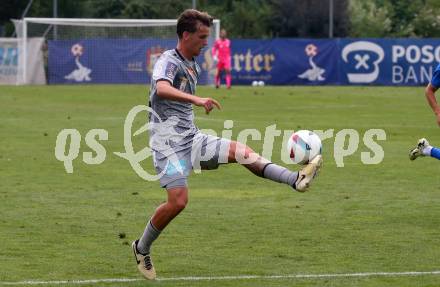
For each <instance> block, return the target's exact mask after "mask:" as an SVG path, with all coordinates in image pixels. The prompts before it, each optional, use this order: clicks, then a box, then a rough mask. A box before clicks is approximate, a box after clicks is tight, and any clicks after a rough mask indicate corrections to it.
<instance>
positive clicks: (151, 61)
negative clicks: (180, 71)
mask: <svg viewBox="0 0 440 287" xmlns="http://www.w3.org/2000/svg"><path fill="white" fill-rule="evenodd" d="M164 51H165V48H162V47H160V46H156V47H151V48H150V49H148V50H147V55H146V56H147V71H148V73H149V74H150V75H151V74H153V69H154V65H155V64H156V62H157V60H159V58H160V55H162V53H163V52H164Z"/></svg>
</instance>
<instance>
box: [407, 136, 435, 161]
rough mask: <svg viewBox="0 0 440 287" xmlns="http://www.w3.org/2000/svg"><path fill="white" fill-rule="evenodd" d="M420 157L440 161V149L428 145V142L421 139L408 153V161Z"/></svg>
mask: <svg viewBox="0 0 440 287" xmlns="http://www.w3.org/2000/svg"><path fill="white" fill-rule="evenodd" d="M421 156H430V157H433V158H436V159H440V148H437V147H433V146H431V145H429V142H428V141H427V140H426V139H425V138H421V139H419V141H418V142H417V146H416V147H415V148H413V149H412V150H411V151H410V152H409V159H410V160H415V159H416V158H418V157H421Z"/></svg>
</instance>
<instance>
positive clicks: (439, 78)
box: [431, 64, 440, 88]
mask: <svg viewBox="0 0 440 287" xmlns="http://www.w3.org/2000/svg"><path fill="white" fill-rule="evenodd" d="M431 85H432V86H434V87H436V88H440V64H439V65H438V66H437V68H436V69H435V71H434V74H433V75H432V79H431Z"/></svg>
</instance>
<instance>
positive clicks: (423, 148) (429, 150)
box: [409, 64, 440, 160]
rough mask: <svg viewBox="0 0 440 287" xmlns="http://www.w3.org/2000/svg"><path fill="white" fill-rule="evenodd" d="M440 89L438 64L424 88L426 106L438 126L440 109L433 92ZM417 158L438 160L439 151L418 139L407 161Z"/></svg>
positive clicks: (439, 123) (439, 68) (439, 67)
mask: <svg viewBox="0 0 440 287" xmlns="http://www.w3.org/2000/svg"><path fill="white" fill-rule="evenodd" d="M439 87H440V64H439V65H438V66H437V68H436V69H435V71H434V74H433V75H432V79H431V82H430V83H429V84H428V86H426V88H425V96H426V99H427V100H428V104H429V105H430V106H431V108H432V111H433V112H434V114H435V117H436V119H437V124H438V125H439V126H440V107H439V105H438V103H437V100H436V98H435V92H436V91H437V90H438V88H439ZM419 156H431V157H434V158H436V159H440V149H439V148H436V147H432V146H430V145H429V142H428V141H427V140H426V139H425V138H422V139H419V141H418V143H417V146H416V147H415V148H413V149H412V150H411V151H410V153H409V159H410V160H415V159H416V158H418V157H419Z"/></svg>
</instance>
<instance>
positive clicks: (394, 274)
mask: <svg viewBox="0 0 440 287" xmlns="http://www.w3.org/2000/svg"><path fill="white" fill-rule="evenodd" d="M425 275H440V270H439V271H424V272H417V271H408V272H370V273H345V274H344V273H336V274H286V275H237V276H212V277H209V276H200V277H196V276H189V277H170V278H158V279H156V281H216V280H247V279H320V278H344V277H345V278H347V277H348V278H349V277H399V276H400V277H402V276H425ZM144 280H145V279H136V278H119V279H118V278H114V279H111V278H109V279H89V280H60V281H34V280H28V281H18V282H1V281H0V285H45V284H51V285H61V284H75V285H78V284H95V283H118V282H119V283H125V282H135V281H144Z"/></svg>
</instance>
